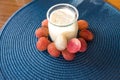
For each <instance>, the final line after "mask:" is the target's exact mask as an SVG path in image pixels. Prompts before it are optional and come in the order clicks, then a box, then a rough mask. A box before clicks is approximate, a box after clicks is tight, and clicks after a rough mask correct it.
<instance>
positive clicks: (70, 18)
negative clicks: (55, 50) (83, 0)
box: [47, 3, 79, 50]
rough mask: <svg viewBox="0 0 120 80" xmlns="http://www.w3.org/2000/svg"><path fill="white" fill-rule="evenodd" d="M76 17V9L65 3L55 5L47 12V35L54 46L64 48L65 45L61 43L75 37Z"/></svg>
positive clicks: (76, 28)
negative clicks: (54, 43)
mask: <svg viewBox="0 0 120 80" xmlns="http://www.w3.org/2000/svg"><path fill="white" fill-rule="evenodd" d="M78 16H79V14H78V11H77V9H76V8H75V7H74V6H72V5H70V4H66V3H61V4H56V5H54V6H52V7H51V8H50V9H49V10H48V12H47V19H48V29H49V34H50V37H51V39H52V41H54V42H56V44H57V45H56V46H58V45H61V46H63V47H64V48H65V46H66V44H64V45H63V43H65V42H67V41H68V40H70V39H71V38H74V37H76V36H77V32H78V24H77V19H78ZM61 50H62V49H61Z"/></svg>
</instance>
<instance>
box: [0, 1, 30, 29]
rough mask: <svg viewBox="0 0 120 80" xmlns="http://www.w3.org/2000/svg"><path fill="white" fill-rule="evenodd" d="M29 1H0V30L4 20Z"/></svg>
mask: <svg viewBox="0 0 120 80" xmlns="http://www.w3.org/2000/svg"><path fill="white" fill-rule="evenodd" d="M30 1H31V0H0V28H2V26H3V25H4V23H5V22H6V20H7V19H8V18H9V17H10V16H11V15H12V14H13V13H14V12H15V11H16V10H18V9H19V8H20V7H22V6H24V5H25V4H26V3H28V2H30Z"/></svg>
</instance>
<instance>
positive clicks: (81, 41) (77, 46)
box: [35, 19, 94, 61]
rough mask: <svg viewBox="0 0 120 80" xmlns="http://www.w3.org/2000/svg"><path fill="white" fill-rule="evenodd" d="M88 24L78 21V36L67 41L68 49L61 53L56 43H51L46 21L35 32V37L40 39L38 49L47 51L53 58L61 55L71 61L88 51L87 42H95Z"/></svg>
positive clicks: (37, 44)
mask: <svg viewBox="0 0 120 80" xmlns="http://www.w3.org/2000/svg"><path fill="white" fill-rule="evenodd" d="M88 26H89V24H88V22H87V21H86V20H78V36H77V37H76V38H72V39H70V40H69V41H67V47H66V49H64V50H62V51H60V50H58V49H57V48H56V46H55V43H54V42H53V41H51V40H50V39H49V38H48V37H49V31H48V20H47V19H45V20H43V21H42V23H41V27H39V28H38V29H37V30H36V31H35V35H36V37H37V38H38V41H37V43H36V47H37V49H38V50H39V51H44V50H47V51H48V53H49V54H50V55H51V56H52V57H59V56H60V55H61V54H62V56H63V58H64V59H65V60H67V61H71V60H73V59H74V58H75V54H76V53H78V52H80V53H83V52H85V51H86V50H87V42H88V41H91V40H93V38H94V35H93V33H92V32H91V31H90V30H88Z"/></svg>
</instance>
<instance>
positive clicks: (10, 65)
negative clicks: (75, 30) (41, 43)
mask: <svg viewBox="0 0 120 80" xmlns="http://www.w3.org/2000/svg"><path fill="white" fill-rule="evenodd" d="M67 1H68V0H66V1H64V0H54V1H53V0H52V1H50V0H46V1H42V0H35V1H33V2H31V3H30V4H28V5H27V6H25V7H23V8H22V9H20V10H19V11H17V12H16V13H15V14H14V15H13V16H12V17H11V18H10V19H9V21H8V22H7V23H6V24H5V26H4V28H3V29H2V31H1V34H0V59H1V60H0V61H1V63H0V74H1V78H2V79H5V80H33V79H35V80H37V79H40V80H120V12H119V11H117V10H115V9H114V8H112V7H111V6H110V5H108V4H106V3H105V4H104V5H103V6H102V7H101V9H100V10H99V11H98V10H93V12H94V13H92V12H91V13H89V14H86V15H85V16H80V17H79V19H85V20H87V21H88V22H89V29H90V30H91V31H92V32H93V33H94V36H95V38H94V40H93V41H91V42H88V49H87V51H86V52H85V53H77V56H76V57H75V59H74V60H73V61H65V60H64V59H63V57H62V56H60V57H59V58H53V57H51V56H50V55H49V54H48V52H47V51H43V52H40V51H38V50H37V49H36V42H37V38H36V37H35V30H36V29H37V28H38V27H40V25H41V21H42V20H44V19H45V18H46V12H47V10H48V8H49V7H51V6H52V5H54V4H56V3H61V2H67ZM78 10H79V7H78Z"/></svg>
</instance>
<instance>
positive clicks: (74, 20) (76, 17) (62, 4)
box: [47, 3, 79, 27]
mask: <svg viewBox="0 0 120 80" xmlns="http://www.w3.org/2000/svg"><path fill="white" fill-rule="evenodd" d="M58 6H66V7H65V8H68V7H69V8H72V9H73V10H74V11H75V13H76V14H75V15H76V16H75V19H73V21H71V23H69V24H66V25H58V24H54V23H52V22H51V21H50V17H49V15H50V11H51V10H52V9H54V8H55V7H58ZM59 9H61V8H59ZM78 17H79V13H78V10H77V8H76V7H74V6H73V5H70V4H67V3H59V4H56V5H53V6H52V7H50V8H49V9H48V11H47V19H48V21H49V22H50V23H51V24H53V25H55V26H60V27H64V26H69V25H71V24H73V23H74V22H76V21H77V19H78Z"/></svg>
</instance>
